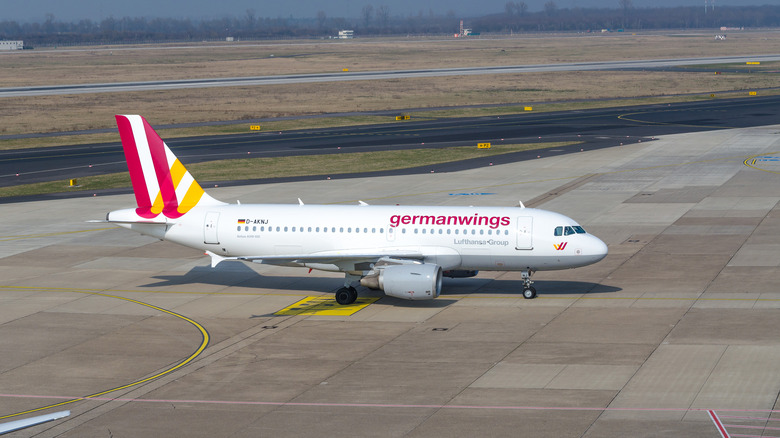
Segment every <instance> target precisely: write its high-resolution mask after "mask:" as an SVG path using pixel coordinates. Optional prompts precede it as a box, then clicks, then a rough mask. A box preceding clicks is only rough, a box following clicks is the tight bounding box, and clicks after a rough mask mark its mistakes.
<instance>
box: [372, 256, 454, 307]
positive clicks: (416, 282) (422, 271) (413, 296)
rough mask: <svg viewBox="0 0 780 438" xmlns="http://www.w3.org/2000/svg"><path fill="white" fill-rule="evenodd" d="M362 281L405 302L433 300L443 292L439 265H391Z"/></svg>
mask: <svg viewBox="0 0 780 438" xmlns="http://www.w3.org/2000/svg"><path fill="white" fill-rule="evenodd" d="M378 271H379V272H378V274H376V275H369V276H366V277H364V278H363V279H361V280H360V284H361V285H363V286H365V287H368V288H371V289H381V290H383V291H384V292H385V294H386V295H389V296H391V297H395V298H401V299H404V300H432V299H434V298H436V297H438V296H439V293H440V292H441V278H442V271H441V267H440V266H439V265H434V264H432V263H422V264H419V263H416V264H404V265H390V266H386V267H384V268H382V269H379V270H378Z"/></svg>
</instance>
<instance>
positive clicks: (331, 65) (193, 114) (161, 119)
mask: <svg viewBox="0 0 780 438" xmlns="http://www.w3.org/2000/svg"><path fill="white" fill-rule="evenodd" d="M779 39H780V34H777V33H744V34H735V35H730V36H729V40H727V41H725V42H716V41H714V39H713V38H712V35H709V34H706V35H690V36H686V37H679V36H666V35H660V34H651V35H637V36H633V35H628V34H623V35H616V34H612V35H577V36H557V37H556V36H545V37H534V36H524V37H516V38H503V39H483V40H479V39H472V40H443V41H431V40H425V39H415V40H405V39H403V40H401V39H391V40H386V39H377V40H354V41H350V42H335V41H334V42H330V41H317V42H302V43H301V42H294V43H289V42H288V43H284V42H281V43H268V44H247V45H234V46H225V45H220V44H209V45H206V46H194V47H191V48H181V47H179V48H171V47H146V48H143V49H140V48H115V49H108V50H106V49H105V48H101V49H100V50H91V49H87V50H78V51H76V50H52V51H46V52H36V51H29V52H28V51H25V52H23V53H13V54H2V55H0V60H1V61H2V62H0V81H2V82H3V83H4V84H7V85H43V84H61V83H76V82H85V83H94V82H121V81H135V80H159V79H185V78H207V77H230V76H257V75H269V74H281V73H311V72H332V71H340V70H341V69H342V68H349V69H350V70H353V71H355V70H360V71H365V70H386V69H402V68H438V67H454V66H488V65H516V64H538V63H557V62H577V61H594V60H619V59H640V58H641V59H649V58H669V57H688V56H690V57H696V56H715V55H736V54H751V53H753V54H761V53H770V52H774V51H776V47H777V43H778V40H779ZM271 54H273V55H274V57H273V58H271V57H270V55H271ZM762 68H767V66H762ZM775 86H777V80H776V76H775V75H774V74H763V73H761V74H723V75H714V74H712V73H701V72H560V73H527V74H515V75H482V76H453V77H439V78H418V79H391V80H376V81H353V82H330V83H316V84H292V85H263V86H255V87H221V88H207V89H189V90H187V89H185V90H170V91H152V92H130V93H103V94H81V95H64V96H41V97H15V98H3V99H0V117H2V119H3V122H4V123H3V124H2V126H0V134H20V133H31V132H60V131H72V130H80V129H96V128H112V127H113V126H114V120H113V117H112V116H113V114H120V113H125V114H129V113H139V114H143V115H145V116H146V117H147V119H148V120H149V121H150V122H151V123H152V124H153V125H155V124H157V125H159V124H169V123H183V122H203V121H215V120H240V119H253V118H266V117H276V116H289V115H304V114H321V113H329V112H344V111H367V110H387V109H403V108H415V107H419V108H425V107H436V106H458V105H474V104H500V103H524V102H545V101H547V102H549V101H561V100H576V99H614V98H626V97H633V96H662V95H674V94H681V93H713V92H715V93H717V92H722V91H731V90H750V89H756V88H768V87H775ZM535 109H537V110H539V109H542V108H540V106H538V105H537V106H536V108H535ZM378 120H382V119H371V121H378ZM360 121H365V119H361V120H360ZM360 121H358V122H360ZM281 126H285V125H284V124H280V125H277V124H269V125H267V126H266V128H267V129H284V128H282V127H281ZM287 126H289V125H287ZM247 128H248V127H245V126H238V127H235V126H234V127H215V128H209V129H208V130H205V131H204V130H189V132H188V133H187V131H178V132H166V133H165V134H164V135H163V136H167V137H171V136H175V135H195V134H198V133H201V134H202V133H217V132H235V131H236V130H246V129H247ZM180 133H181V134H180ZM94 138H99V139H105V140H104V141H112V140H113V141H115V140H116V139H117V138H116V136H115V135H105V136H98V137H94ZM96 141H99V140H96ZM57 143H58V141H57V140H54V139H48V140H40V141H37V140H36V141H5V142H0V148H10V147H31V146H33V145H35V144H42V145H43V144H45V145H52V144H57ZM69 143H72V139H59V144H69Z"/></svg>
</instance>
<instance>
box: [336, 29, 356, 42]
mask: <svg viewBox="0 0 780 438" xmlns="http://www.w3.org/2000/svg"><path fill="white" fill-rule="evenodd" d="M350 38H355V31H354V30H340V31H339V39H342V40H345V39H350Z"/></svg>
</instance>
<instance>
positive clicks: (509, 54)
mask: <svg viewBox="0 0 780 438" xmlns="http://www.w3.org/2000/svg"><path fill="white" fill-rule="evenodd" d="M779 41H780V34H778V33H777V32H761V33H759V32H756V33H752V32H746V33H736V34H731V35H729V39H728V40H727V41H715V40H714V39H713V35H712V34H710V33H702V34H680V35H664V34H660V33H649V34H641V35H631V34H607V35H601V34H573V35H560V36H555V35H541V36H534V35H520V36H515V37H511V38H510V37H506V38H491V39H487V38H486V39H467V40H455V39H445V40H429V39H370V40H361V39H356V40H352V41H294V42H269V43H245V44H231V45H227V44H225V43H210V44H206V43H203V44H191V45H179V46H170V45H168V46H141V47H136V48H133V47H113V48H112V47H100V48H85V49H78V50H69V49H56V50H42V51H23V52H15V53H4V54H2V55H0V56H1V58H0V59H2V63H0V83H2V84H4V86H29V85H51V84H70V83H95V82H122V81H149V80H165V79H195V78H215V77H237V76H259V75H276V74H287V73H321V72H338V71H341V70H342V69H343V68H349V69H350V70H353V71H371V70H389V69H405V68H445V67H457V66H462V67H473V66H487V65H524V64H544V63H562V62H583V61H594V60H598V61H611V60H629V59H654V58H665V57H671V58H677V57H701V56H728V55H746V54H747V55H749V54H765V53H774V52H776V50H777V44H778V42H779Z"/></svg>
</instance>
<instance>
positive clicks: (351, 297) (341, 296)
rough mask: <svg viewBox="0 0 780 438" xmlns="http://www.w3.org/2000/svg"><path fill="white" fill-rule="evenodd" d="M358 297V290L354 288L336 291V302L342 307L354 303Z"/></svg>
mask: <svg viewBox="0 0 780 438" xmlns="http://www.w3.org/2000/svg"><path fill="white" fill-rule="evenodd" d="M357 297H358V293H357V290H356V289H355V288H354V287H352V286H344V287H342V288H339V290H337V291H336V302H337V303H339V304H341V305H342V306H344V305H347V304H352V303H354V302H355V300H357Z"/></svg>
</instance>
